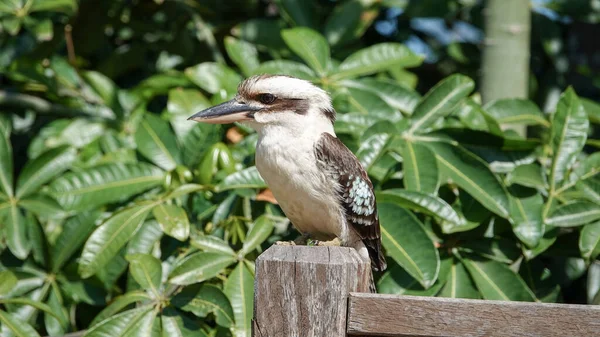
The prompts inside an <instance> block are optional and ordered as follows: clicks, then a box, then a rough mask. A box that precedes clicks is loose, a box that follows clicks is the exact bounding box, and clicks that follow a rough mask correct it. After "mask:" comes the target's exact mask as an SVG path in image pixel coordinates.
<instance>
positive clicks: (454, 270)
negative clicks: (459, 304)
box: [438, 261, 481, 299]
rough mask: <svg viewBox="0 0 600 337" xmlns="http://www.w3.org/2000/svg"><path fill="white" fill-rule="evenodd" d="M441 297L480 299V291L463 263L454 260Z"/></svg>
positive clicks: (440, 294)
mask: <svg viewBox="0 0 600 337" xmlns="http://www.w3.org/2000/svg"><path fill="white" fill-rule="evenodd" d="M438 296H440V297H450V298H474V299H479V298H480V297H481V296H480V295H479V291H478V290H477V288H476V287H475V284H473V281H472V280H471V277H470V276H469V273H467V270H466V269H465V267H464V266H463V264H462V263H460V262H458V261H454V263H452V266H450V271H449V273H448V276H447V280H446V284H445V285H444V288H442V291H440V293H439V294H438Z"/></svg>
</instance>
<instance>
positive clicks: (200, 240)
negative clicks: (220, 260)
mask: <svg viewBox="0 0 600 337" xmlns="http://www.w3.org/2000/svg"><path fill="white" fill-rule="evenodd" d="M190 244H191V245H192V246H193V247H196V248H198V249H201V250H203V251H205V252H215V253H224V254H229V255H235V252H234V251H233V249H231V247H230V246H229V243H228V242H227V241H225V240H223V239H221V238H218V237H216V236H214V235H204V234H202V233H198V234H196V235H194V236H193V237H192V239H191V241H190Z"/></svg>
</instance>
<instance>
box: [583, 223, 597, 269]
mask: <svg viewBox="0 0 600 337" xmlns="http://www.w3.org/2000/svg"><path fill="white" fill-rule="evenodd" d="M579 250H580V251H581V256H583V257H584V258H586V259H589V260H595V259H596V257H598V255H600V221H597V222H594V223H591V224H589V225H585V226H584V227H583V228H582V229H581V234H580V235H579Z"/></svg>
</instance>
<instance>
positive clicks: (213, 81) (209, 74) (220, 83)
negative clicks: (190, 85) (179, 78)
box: [185, 62, 242, 97]
mask: <svg viewBox="0 0 600 337" xmlns="http://www.w3.org/2000/svg"><path fill="white" fill-rule="evenodd" d="M185 75H186V76H187V77H188V78H189V79H190V80H191V81H192V82H194V84H196V85H197V86H199V87H200V88H202V89H204V90H206V91H207V92H209V93H211V94H216V93H218V92H220V91H221V90H224V91H225V93H226V96H228V97H233V95H235V93H236V92H237V86H238V84H239V83H240V82H241V81H242V78H241V77H240V75H238V74H237V73H236V72H235V71H233V70H232V69H231V68H229V67H227V66H226V65H223V64H220V63H213V62H204V63H201V64H198V65H196V66H193V67H190V68H187V69H186V70H185Z"/></svg>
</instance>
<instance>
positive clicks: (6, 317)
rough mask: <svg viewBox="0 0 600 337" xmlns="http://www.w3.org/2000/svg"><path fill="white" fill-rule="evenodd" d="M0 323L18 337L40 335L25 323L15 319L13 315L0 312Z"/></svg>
mask: <svg viewBox="0 0 600 337" xmlns="http://www.w3.org/2000/svg"><path fill="white" fill-rule="evenodd" d="M0 322H2V325H3V326H5V327H6V329H8V331H10V332H12V333H13V334H14V335H15V336H18V337H36V336H37V337H39V336H40V335H39V334H38V333H37V331H35V329H34V328H33V327H32V326H31V325H29V324H28V323H26V322H23V321H21V320H19V319H18V318H16V317H15V316H14V315H12V314H9V313H8V312H5V311H2V310H0Z"/></svg>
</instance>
